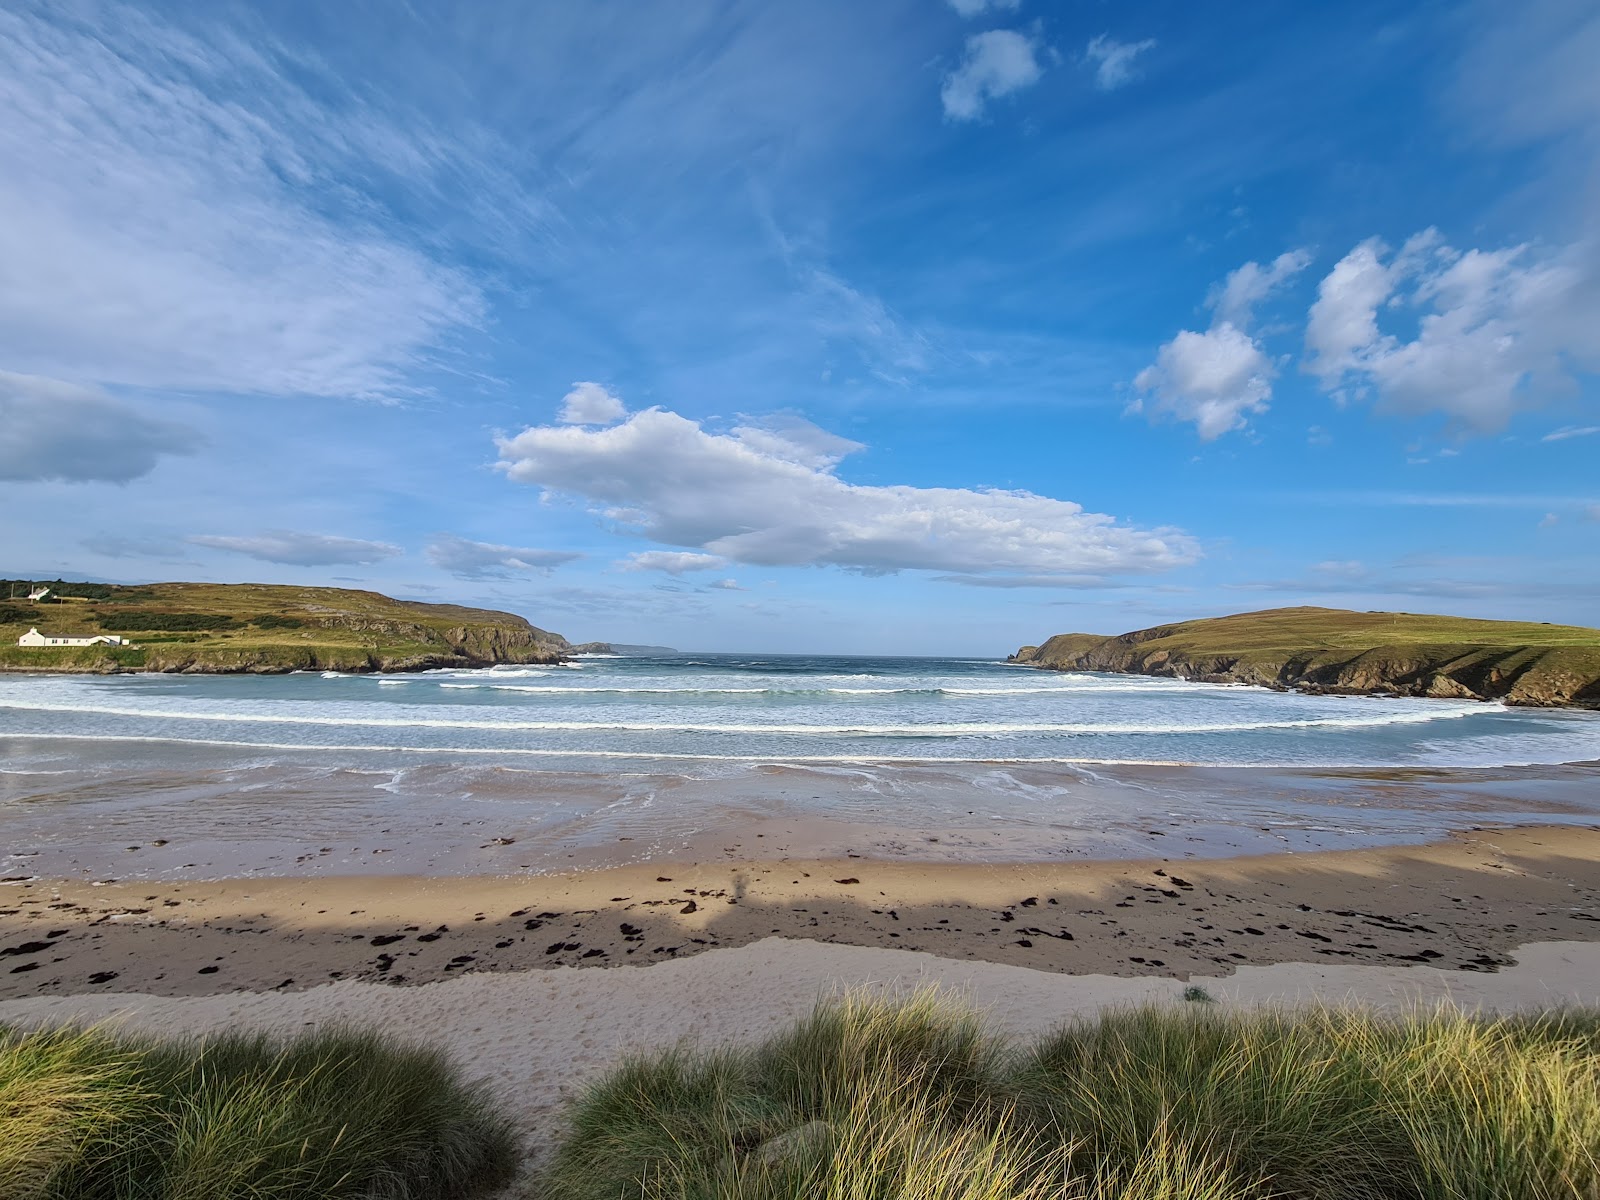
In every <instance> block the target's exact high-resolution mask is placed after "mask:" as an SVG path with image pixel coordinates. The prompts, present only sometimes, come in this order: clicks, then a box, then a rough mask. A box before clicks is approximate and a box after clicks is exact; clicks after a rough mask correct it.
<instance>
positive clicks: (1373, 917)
mask: <svg viewBox="0 0 1600 1200" xmlns="http://www.w3.org/2000/svg"><path fill="white" fill-rule="evenodd" d="M768 938H784V939H805V940H809V941H813V942H821V943H835V944H843V945H850V946H858V947H865V948H880V949H894V950H907V951H920V952H924V953H927V954H931V955H936V956H938V957H939V958H941V959H945V960H957V961H964V960H974V961H981V962H987V963H995V964H1003V965H1006V966H1012V967H1022V968H1028V969H1030V970H1033V971H1037V972H1049V973H1057V974H1072V975H1089V974H1094V975H1104V976H1122V977H1133V976H1161V977H1166V978H1169V979H1180V980H1181V979H1184V978H1186V977H1188V976H1190V975H1205V976H1208V977H1209V976H1218V975H1219V974H1226V973H1228V972H1230V971H1232V970H1234V969H1236V968H1239V967H1243V966H1263V965H1270V964H1275V963H1290V962H1303V963H1318V964H1345V965H1356V964H1365V965H1373V966H1390V967H1395V966H1406V965H1411V964H1419V965H1429V966H1434V967H1439V968H1444V969H1448V970H1454V971H1463V972H1492V971H1496V970H1498V969H1500V968H1501V967H1504V966H1506V965H1507V964H1508V963H1509V962H1510V961H1511V957H1510V956H1511V954H1512V951H1513V949H1514V948H1515V947H1516V946H1518V945H1520V944H1522V943H1525V942H1530V941H1567V942H1578V941H1583V942H1588V941H1593V942H1600V830H1597V829H1593V828H1587V827H1565V826H1545V827H1525V828H1518V829H1503V830H1488V829H1482V830H1476V831H1472V832H1467V833H1461V834H1457V835H1454V836H1451V837H1449V838H1447V839H1445V840H1443V841H1439V842H1436V843H1433V844H1429V845H1423V846H1400V847H1382V848H1372V849H1362V850H1339V851H1325V852H1317V853H1311V854H1276V855H1264V856H1246V857H1238V858H1229V859H1198V858H1196V859H1180V858H1144V859H1139V860H1130V861H1121V862H1076V861H1067V862H1062V861H1052V862H1046V863H987V864H971V863H924V862H916V863H909V862H895V861H884V860H878V859H872V858H866V857H860V858H857V857H843V858H833V859H822V860H792V859H776V858H773V859H765V860H763V859H751V860H750V861H744V860H742V859H741V860H739V861H733V862H719V861H703V862H700V863H694V864H691V863H683V862H672V863H652V864H644V865H629V866H621V867H612V868H607V869H601V870H594V871H585V872H582V873H578V874H566V875H559V874H556V875H528V876H514V877H505V876H497V877H486V876H477V877H417V876H403V875H402V876H394V875H389V876H362V877H341V876H333V877H318V878H268V879H232V880H221V881H182V880H180V881H175V882H142V881H141V882H115V883H103V884H97V883H94V882H86V881H49V880H40V879H30V878H22V879H11V880H8V881H7V882H6V884H5V885H4V886H3V887H0V999H9V998H16V997H27V996H42V997H49V996H65V995H72V994H76V993H94V992H117V993H125V992H136V993H141V994H148V995H156V996H199V995H210V994H216V993H226V992H233V991H252V992H263V991H280V992H292V991H300V990H304V989H308V988H314V987H317V986H319V985H323V984H327V983H329V982H333V981H352V980H353V981H369V982H372V983H379V984H384V985H388V986H396V985H398V986H415V985H419V984H426V983H431V982H436V981H440V980H445V979H451V978H455V977H459V976H463V975H476V974H484V973H508V972H527V971H530V970H544V969H549V968H556V967H597V968H604V967H627V966H635V965H640V964H655V963H661V962H664V961H667V960H671V959H682V958H688V957H691V956H694V955H698V954H702V953H704V952H707V951H711V950H715V949H718V948H723V949H726V948H731V947H740V946H746V945H749V944H752V943H755V942H760V941H763V940H765V939H768ZM629 975H630V978H631V977H632V973H629Z"/></svg>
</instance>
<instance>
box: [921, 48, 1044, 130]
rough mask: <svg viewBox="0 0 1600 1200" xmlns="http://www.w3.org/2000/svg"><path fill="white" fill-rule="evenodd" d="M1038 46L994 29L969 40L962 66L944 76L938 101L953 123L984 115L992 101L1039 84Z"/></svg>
mask: <svg viewBox="0 0 1600 1200" xmlns="http://www.w3.org/2000/svg"><path fill="white" fill-rule="evenodd" d="M1037 51H1038V45H1037V43H1036V42H1035V41H1034V39H1033V38H1030V37H1027V36H1026V35H1024V34H1021V33H1018V32H1017V31H1016V30H1014V29H991V30H989V32H987V33H975V34H973V35H972V36H971V37H969V38H968V39H967V45H966V52H965V55H964V56H963V58H962V60H961V65H960V66H958V67H957V68H956V69H955V70H954V71H951V72H950V74H948V75H946V76H945V80H944V87H943V88H942V89H941V90H940V92H939V98H940V99H941V100H942V101H943V102H944V114H945V116H947V117H949V118H950V119H951V120H953V121H972V120H975V119H977V118H978V117H980V116H982V115H983V107H984V105H985V104H986V103H988V102H989V101H990V100H993V99H995V98H996V97H999V96H1007V95H1010V94H1011V93H1012V92H1015V91H1019V90H1021V89H1022V88H1025V87H1031V86H1032V85H1033V84H1035V83H1038V82H1039V75H1040V73H1041V71H1040V67H1039V60H1038V58H1037Z"/></svg>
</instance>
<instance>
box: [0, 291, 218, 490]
mask: <svg viewBox="0 0 1600 1200" xmlns="http://www.w3.org/2000/svg"><path fill="white" fill-rule="evenodd" d="M3 269H4V268H3V267H0V270H3ZM200 443H201V438H200V435H199V434H198V433H197V432H196V431H195V430H193V429H191V428H189V427H188V426H186V425H180V424H178V423H176V422H174V421H166V420H161V419H159V418H156V417H152V416H148V415H146V414H144V413H142V412H140V411H139V410H138V409H136V408H134V407H133V406H132V405H130V404H127V403H125V402H124V401H121V400H117V399H114V398H113V397H111V396H108V395H106V394H105V393H104V392H102V391H98V390H96V389H94V388H86V387H79V386H78V385H76V384H71V383H63V382H61V381H60V380H56V379H42V378H40V377H39V376H37V375H16V374H12V373H11V372H9V371H0V479H4V480H10V481H14V482H22V483H31V482H37V481H40V480H46V479H59V480H64V481H66V482H69V483H91V482H101V483H127V482H128V481H129V480H132V479H137V478H139V476H141V475H147V474H149V473H150V472H151V471H153V470H154V469H155V466H156V463H157V462H158V461H159V460H160V458H161V456H162V455H164V454H192V453H194V451H195V450H197V449H198V448H199V446H200Z"/></svg>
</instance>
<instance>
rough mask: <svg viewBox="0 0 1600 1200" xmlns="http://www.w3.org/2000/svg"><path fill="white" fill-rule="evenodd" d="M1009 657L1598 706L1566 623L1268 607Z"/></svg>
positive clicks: (1269, 682) (1591, 642)
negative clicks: (1264, 609)
mask: <svg viewBox="0 0 1600 1200" xmlns="http://www.w3.org/2000/svg"><path fill="white" fill-rule="evenodd" d="M1014 657H1015V658H1016V659H1017V661H1019V662H1028V663H1034V664H1036V665H1038V666H1041V667H1046V668H1049V669H1052V670H1058V671H1116V672H1124V673H1133V674H1145V675H1171V676H1177V677H1180V678H1185V679H1200V680H1208V681H1224V682H1238V683H1254V684H1263V685H1265V686H1268V687H1299V688H1302V689H1305V690H1313V691H1327V692H1350V693H1372V692H1389V693H1394V694H1399V695H1411V696H1438V697H1452V698H1459V699H1479V700H1505V701H1506V702H1507V703H1511V704H1532V705H1561V704H1576V705H1588V706H1591V707H1600V629H1587V628H1584V627H1581V626H1576V625H1547V624H1539V623H1534V622H1527V621H1480V620H1474V619H1472V618H1468V617H1440V616H1426V615H1421V614H1417V613H1386V612H1350V611H1346V610H1344V609H1337V608H1310V607H1307V608H1279V609H1269V610H1266V611H1263V612H1253V613H1238V614H1235V615H1233V616H1227V617H1213V618H1209V619H1206V620H1199V621H1180V622H1178V623H1176V624H1172V625H1159V626H1156V627H1154V628H1151V629H1140V630H1135V631H1134V632H1132V633H1124V634H1118V635H1117V636H1115V637H1101V636H1099V635H1097V634H1087V633H1064V634H1057V635H1056V636H1055V637H1053V638H1051V639H1050V640H1049V641H1047V642H1045V643H1044V644H1043V645H1040V646H1026V647H1024V648H1023V649H1022V650H1019V651H1018V652H1017V654H1016V655H1015V656H1014Z"/></svg>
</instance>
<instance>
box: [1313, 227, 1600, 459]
mask: <svg viewBox="0 0 1600 1200" xmlns="http://www.w3.org/2000/svg"><path fill="white" fill-rule="evenodd" d="M1380 313H1383V314H1385V315H1387V314H1395V318H1398V319H1404V320H1407V321H1414V322H1415V326H1416V336H1415V337H1414V338H1412V339H1411V340H1410V341H1406V340H1403V339H1402V338H1401V337H1399V336H1396V335H1395V334H1392V333H1386V332H1384V331H1383V329H1382V327H1381V325H1380V320H1379V316H1380ZM1306 349H1307V350H1308V351H1309V353H1310V357H1309V358H1308V360H1307V363H1306V369H1307V370H1308V371H1310V372H1311V373H1312V374H1314V375H1316V376H1317V377H1318V378H1319V379H1320V380H1321V382H1322V385H1323V387H1324V389H1326V390H1328V391H1330V392H1332V393H1334V394H1335V395H1342V394H1343V393H1344V389H1346V388H1348V387H1350V386H1354V387H1356V388H1358V389H1366V388H1370V389H1371V390H1373V391H1375V392H1376V393H1377V396H1378V399H1379V401H1380V403H1382V404H1383V405H1384V406H1385V407H1387V408H1389V409H1391V410H1394V411H1397V412H1402V413H1417V414H1420V413H1442V414H1444V415H1445V416H1447V417H1449V418H1451V419H1452V421H1453V422H1454V423H1456V424H1457V425H1460V426H1462V427H1465V428H1468V429H1475V430H1480V431H1492V430H1495V429H1499V428H1502V427H1503V426H1504V425H1505V424H1506V422H1507V421H1508V420H1510V418H1511V417H1512V415H1514V414H1515V413H1516V412H1518V411H1519V410H1522V409H1525V408H1531V407H1535V406H1537V405H1538V404H1540V403H1542V402H1543V401H1544V399H1545V398H1547V396H1548V395H1549V394H1550V393H1551V392H1552V391H1554V390H1560V389H1568V388H1570V387H1571V385H1572V381H1573V376H1574V375H1575V374H1578V373H1581V372H1594V371H1597V370H1600V247H1597V246H1596V245H1595V244H1592V243H1578V244H1576V245H1573V246H1569V247H1567V248H1565V249H1562V250H1559V251H1556V252H1553V253H1543V254H1541V253H1539V252H1538V251H1536V250H1535V249H1534V248H1533V247H1530V246H1527V245H1522V246H1513V247H1510V248H1508V249H1504V250H1490V251H1484V250H1468V251H1465V252H1463V251H1458V250H1455V249H1453V248H1452V247H1450V246H1448V245H1446V244H1445V243H1444V242H1443V240H1442V239H1441V238H1440V237H1439V235H1438V234H1437V233H1436V232H1435V231H1433V230H1427V231H1425V232H1423V233H1420V234H1417V235H1416V236H1414V237H1412V238H1411V239H1409V240H1408V241H1407V242H1406V244H1405V245H1404V246H1403V247H1402V248H1401V250H1400V252H1399V253H1398V254H1395V255H1393V256H1392V257H1391V256H1390V255H1389V251H1388V249H1387V247H1385V246H1384V245H1383V244H1382V243H1381V242H1379V241H1378V240H1377V239H1371V240H1369V241H1366V242H1363V243H1362V244H1361V245H1359V246H1357V247H1356V248H1355V249H1354V250H1352V251H1351V252H1350V253H1349V254H1347V255H1346V256H1345V257H1344V258H1343V259H1342V260H1340V262H1339V263H1338V264H1337V265H1336V266H1335V267H1334V268H1333V270H1332V271H1330V272H1329V274H1328V276H1327V277H1326V278H1325V279H1324V280H1323V281H1322V283H1321V285H1320V286H1319V288H1318V292H1317V300H1316V303H1315V304H1313V305H1312V306H1311V313H1310V319H1309V321H1308V323H1307V327H1306Z"/></svg>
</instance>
